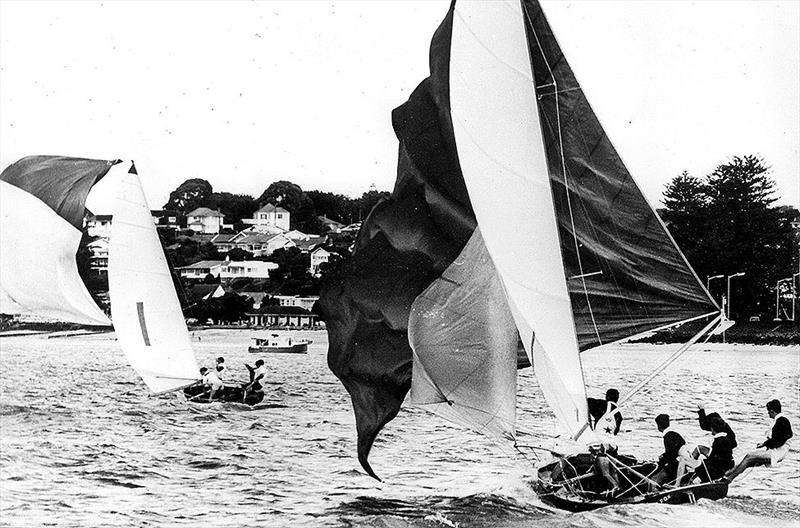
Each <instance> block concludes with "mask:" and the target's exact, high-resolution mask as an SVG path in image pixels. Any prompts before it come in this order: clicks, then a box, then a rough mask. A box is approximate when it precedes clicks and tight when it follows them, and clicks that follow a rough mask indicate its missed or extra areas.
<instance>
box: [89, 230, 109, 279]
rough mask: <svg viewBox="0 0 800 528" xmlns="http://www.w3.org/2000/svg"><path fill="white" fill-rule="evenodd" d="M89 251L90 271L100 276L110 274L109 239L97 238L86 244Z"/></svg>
mask: <svg viewBox="0 0 800 528" xmlns="http://www.w3.org/2000/svg"><path fill="white" fill-rule="evenodd" d="M86 248H87V249H88V250H89V269H91V270H92V271H93V272H94V273H97V274H98V275H105V274H106V273H108V238H97V239H95V240H92V241H91V242H89V243H88V244H86Z"/></svg>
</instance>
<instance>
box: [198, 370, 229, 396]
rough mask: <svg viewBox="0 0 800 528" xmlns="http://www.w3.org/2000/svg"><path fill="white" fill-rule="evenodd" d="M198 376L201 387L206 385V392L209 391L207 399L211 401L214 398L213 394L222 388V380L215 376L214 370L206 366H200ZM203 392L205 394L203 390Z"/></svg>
mask: <svg viewBox="0 0 800 528" xmlns="http://www.w3.org/2000/svg"><path fill="white" fill-rule="evenodd" d="M200 376H201V379H200V382H201V383H202V384H203V387H206V392H209V394H208V401H211V400H213V399H214V396H216V394H217V392H219V391H221V390H222V387H224V384H223V383H222V380H221V379H219V376H217V373H216V372H214V371H213V370H209V369H208V368H206V367H202V368H200ZM203 394H205V392H204V393H203Z"/></svg>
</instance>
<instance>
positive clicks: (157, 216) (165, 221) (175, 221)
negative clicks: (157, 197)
mask: <svg viewBox="0 0 800 528" xmlns="http://www.w3.org/2000/svg"><path fill="white" fill-rule="evenodd" d="M150 215H151V216H152V217H153V223H154V224H155V225H156V226H157V227H160V228H162V229H172V230H175V231H177V230H178V229H180V228H181V221H182V220H185V219H184V218H183V217H182V216H181V214H180V212H178V211H173V210H170V209H163V210H162V209H153V210H151V211H150Z"/></svg>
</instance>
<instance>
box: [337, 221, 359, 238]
mask: <svg viewBox="0 0 800 528" xmlns="http://www.w3.org/2000/svg"><path fill="white" fill-rule="evenodd" d="M359 229H361V222H356V223H355V224H350V225H349V226H347V227H343V228H341V229H340V230H339V232H340V233H345V234H349V235H356V234H358V230H359Z"/></svg>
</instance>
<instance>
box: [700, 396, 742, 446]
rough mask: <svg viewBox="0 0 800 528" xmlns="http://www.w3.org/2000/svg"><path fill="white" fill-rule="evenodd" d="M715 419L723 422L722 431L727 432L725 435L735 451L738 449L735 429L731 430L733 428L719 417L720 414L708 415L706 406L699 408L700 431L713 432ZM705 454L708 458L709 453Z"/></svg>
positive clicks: (701, 405)
mask: <svg viewBox="0 0 800 528" xmlns="http://www.w3.org/2000/svg"><path fill="white" fill-rule="evenodd" d="M714 417H717V418H719V419H720V420H722V426H723V429H722V430H723V431H725V434H727V435H728V440H730V441H731V445H732V446H733V449H736V446H737V445H738V444H737V443H736V433H734V432H733V429H731V426H730V425H728V422H726V421H725V420H724V419H723V418H722V416H720V415H719V413H716V412H712V413H708V414H706V409H705V406H704V405H703V404H702V403H701V404H699V405H698V406H697V421H698V422H699V423H700V429H702V430H703V431H711V425H710V421H711V420H712V419H713V418H714ZM704 454H705V455H706V456H707V455H708V453H704Z"/></svg>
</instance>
